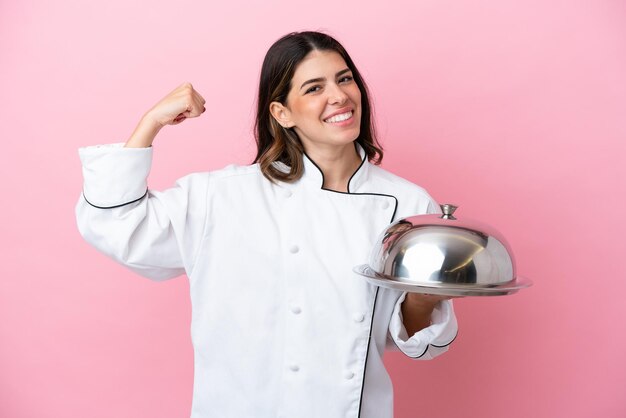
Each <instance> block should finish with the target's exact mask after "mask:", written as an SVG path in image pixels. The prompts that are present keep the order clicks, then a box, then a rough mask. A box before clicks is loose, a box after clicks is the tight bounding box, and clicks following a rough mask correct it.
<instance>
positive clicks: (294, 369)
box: [289, 364, 300, 372]
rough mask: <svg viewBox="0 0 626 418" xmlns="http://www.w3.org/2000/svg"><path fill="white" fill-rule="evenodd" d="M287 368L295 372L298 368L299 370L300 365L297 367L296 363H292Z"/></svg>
mask: <svg viewBox="0 0 626 418" xmlns="http://www.w3.org/2000/svg"><path fill="white" fill-rule="evenodd" d="M289 370H291V371H292V372H297V371H298V370H300V367H298V365H297V364H292V365H291V366H289Z"/></svg>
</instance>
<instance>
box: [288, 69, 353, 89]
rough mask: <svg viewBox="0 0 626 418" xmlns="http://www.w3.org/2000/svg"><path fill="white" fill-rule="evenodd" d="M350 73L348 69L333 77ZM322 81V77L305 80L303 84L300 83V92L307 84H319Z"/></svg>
mask: <svg viewBox="0 0 626 418" xmlns="http://www.w3.org/2000/svg"><path fill="white" fill-rule="evenodd" d="M350 71H352V70H350V69H349V68H346V69H345V70H341V71H339V72H338V73H337V74H335V77H339V76H340V75H342V74H345V73H349V72H350ZM324 80H326V79H325V78H324V77H319V78H312V79H310V80H307V81H305V82H304V83H302V85H301V86H300V90H302V87H304V86H306V85H307V84H311V83H319V82H320V81H324Z"/></svg>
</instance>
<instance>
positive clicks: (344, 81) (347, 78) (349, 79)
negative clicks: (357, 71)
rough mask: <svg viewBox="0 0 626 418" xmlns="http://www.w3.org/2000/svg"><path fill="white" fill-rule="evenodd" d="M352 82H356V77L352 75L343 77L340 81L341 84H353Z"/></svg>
mask: <svg viewBox="0 0 626 418" xmlns="http://www.w3.org/2000/svg"><path fill="white" fill-rule="evenodd" d="M352 80H354V77H352V76H351V75H347V76H344V77H341V78H340V79H339V82H340V83H349V82H351V81H352Z"/></svg>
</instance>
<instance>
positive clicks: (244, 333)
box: [77, 32, 457, 418]
mask: <svg viewBox="0 0 626 418" xmlns="http://www.w3.org/2000/svg"><path fill="white" fill-rule="evenodd" d="M204 103H205V100H204V99H203V98H202V96H201V95H200V94H199V93H198V92H196V91H195V90H194V89H193V87H192V86H191V85H190V84H188V83H187V84H183V85H182V86H180V87H179V88H177V89H176V90H174V91H173V92H172V93H170V94H169V95H167V96H166V97H165V98H164V99H163V100H161V101H160V102H159V103H157V104H156V105H155V106H154V107H153V108H152V109H150V110H149V111H148V112H147V113H146V114H145V115H144V117H143V118H142V120H141V122H140V123H139V124H138V126H137V129H136V130H135V132H134V133H133V134H132V136H131V137H130V139H129V140H128V141H127V143H126V144H125V146H122V145H121V144H114V145H109V146H98V147H88V148H83V149H81V150H80V156H81V160H82V163H83V173H84V177H85V183H84V189H83V196H81V199H80V200H79V202H78V206H77V218H78V225H79V229H80V231H81V233H82V235H83V236H84V237H85V239H86V240H87V241H88V242H90V243H91V244H92V245H94V246H96V247H97V248H98V249H100V250H101V251H103V252H104V253H106V254H108V255H110V256H112V257H113V258H115V259H116V260H118V261H120V262H121V263H123V264H124V265H126V266H128V267H130V268H131V269H133V270H134V271H137V272H138V273H140V274H142V275H144V276H147V277H149V278H152V279H155V280H161V279H167V278H171V277H175V276H178V275H181V274H184V273H186V274H187V276H188V277H189V281H190V293H191V301H192V339H193V344H194V352H195V381H194V395H193V405H192V417H194V418H200V417H298V418H303V417H340V416H341V417H346V416H348V417H363V418H366V417H367V418H384V417H392V415H393V412H392V404H393V400H392V388H391V381H390V379H389V376H388V374H387V372H386V371H385V368H384V365H383V362H382V354H383V352H384V350H385V347H386V346H387V345H388V346H389V347H391V348H396V346H397V348H398V349H400V350H401V351H403V352H404V353H405V354H406V355H408V356H410V357H413V358H420V359H430V358H433V357H435V356H437V355H439V354H441V353H442V352H444V351H446V350H447V345H448V344H450V343H451V342H452V340H453V339H454V337H455V335H456V331H457V325H456V319H455V316H454V312H453V309H452V303H451V301H450V300H446V298H445V297H438V296H426V295H419V294H409V295H407V294H404V293H402V292H398V291H393V290H389V289H383V288H376V287H374V286H372V285H370V284H368V283H367V282H366V281H365V280H363V278H361V277H359V276H358V275H356V274H354V273H353V272H352V268H353V267H354V266H355V265H357V264H361V263H364V262H366V261H367V258H368V255H369V251H370V249H371V247H372V245H373V244H374V242H375V240H376V239H377V237H378V235H379V233H380V232H381V231H382V230H383V229H384V228H385V227H386V226H387V225H388V224H389V223H390V222H392V221H394V220H396V219H398V218H401V217H405V216H410V215H414V214H418V213H427V212H436V211H438V206H437V204H436V203H435V202H434V200H433V199H432V198H431V197H430V196H429V195H428V194H427V193H426V192H425V191H424V190H423V189H422V188H420V187H418V186H416V185H414V184H412V183H410V182H408V181H406V180H403V179H401V178H399V177H397V176H395V175H393V174H391V173H389V172H387V171H384V170H382V169H381V168H380V167H378V166H377V165H375V164H372V163H370V160H372V161H374V162H379V161H380V159H381V158H382V150H381V149H380V146H379V145H378V143H377V141H376V139H375V136H374V130H373V125H372V120H371V113H370V103H369V98H368V95H367V88H366V85H365V83H364V81H363V80H362V78H361V76H360V74H359V72H358V70H357V68H356V66H355V65H354V63H353V62H352V60H351V59H350V57H349V55H348V54H347V52H346V51H345V49H344V48H343V47H342V46H341V45H340V44H339V43H338V42H337V41H336V40H334V39H333V38H331V37H330V36H328V35H325V34H322V33H317V32H301V33H291V34H289V35H286V36H285V37H283V38H281V39H279V40H278V41H277V42H276V43H275V44H274V45H272V47H271V48H270V49H269V51H268V53H267V55H266V57H265V60H264V63H263V67H262V71H261V80H260V85H259V98H258V114H257V120H256V127H255V131H256V132H255V134H256V138H257V145H258V154H257V157H256V160H255V164H253V165H250V166H230V167H227V168H225V169H222V170H218V171H214V172H210V173H196V174H191V175H188V176H186V177H184V178H182V179H180V180H179V181H178V182H177V184H176V187H174V188H172V189H169V190H166V191H164V192H156V191H148V189H147V186H146V177H147V175H148V172H149V169H150V160H151V155H152V154H151V153H152V147H151V145H152V142H153V140H154V138H155V136H156V135H157V133H158V132H159V130H160V129H161V128H162V127H163V126H165V125H176V124H178V123H181V122H183V121H184V120H185V119H186V118H193V117H197V116H200V115H201V114H202V113H203V112H204Z"/></svg>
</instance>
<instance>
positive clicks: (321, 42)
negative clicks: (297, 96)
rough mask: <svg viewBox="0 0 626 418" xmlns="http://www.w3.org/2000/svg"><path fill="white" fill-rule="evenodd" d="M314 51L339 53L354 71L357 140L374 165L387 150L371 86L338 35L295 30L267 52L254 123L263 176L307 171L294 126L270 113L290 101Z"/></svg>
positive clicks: (289, 176)
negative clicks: (305, 61)
mask: <svg viewBox="0 0 626 418" xmlns="http://www.w3.org/2000/svg"><path fill="white" fill-rule="evenodd" d="M313 50H318V51H335V52H337V53H338V54H339V55H341V57H342V58H343V59H344V61H345V62H346V64H347V65H348V68H349V69H350V70H351V71H352V75H353V77H354V81H355V82H356V84H357V86H358V87H359V90H360V91H361V109H362V110H361V126H360V128H361V131H360V133H359V136H358V138H357V139H356V142H358V143H359V144H360V145H361V146H362V147H363V150H364V151H365V154H366V155H367V158H368V160H370V161H371V162H373V163H374V164H380V162H381V161H382V159H383V150H382V147H381V146H380V144H379V143H378V140H377V138H376V130H375V127H374V121H373V117H372V107H371V104H370V99H369V92H368V89H367V85H366V84H365V81H363V77H361V74H360V73H359V70H358V69H357V68H356V65H354V62H353V61H352V58H350V55H348V52H347V51H346V50H345V48H344V47H343V46H342V45H341V44H340V43H339V42H337V41H336V40H335V39H334V38H332V37H331V36H329V35H326V34H324V33H320V32H311V31H306V32H292V33H289V34H287V35H285V36H283V37H282V38H280V39H279V40H278V41H276V42H275V43H274V44H273V45H272V46H271V47H270V49H269V50H268V51H267V54H266V55H265V59H264V60H263V66H262V67H261V77H260V81H259V97H258V100H257V106H258V107H257V116H256V121H255V124H254V136H255V139H256V143H257V155H256V158H255V159H254V163H259V166H260V167H261V171H262V172H263V175H264V176H265V177H267V178H268V179H269V180H270V181H272V182H273V181H276V180H279V181H284V182H293V181H296V180H298V179H299V178H300V177H301V176H302V173H303V171H304V163H303V161H302V158H303V157H302V154H303V153H304V147H303V146H302V143H301V142H300V139H299V138H298V135H297V134H296V132H295V131H294V130H293V128H285V127H283V126H281V125H280V124H279V123H278V122H277V121H276V119H274V117H273V116H272V115H271V113H270V104H271V103H272V102H280V103H282V104H283V105H286V104H287V95H288V94H289V91H290V90H291V80H292V78H293V75H294V73H295V71H296V67H297V66H298V64H299V63H300V62H301V61H302V60H303V59H304V58H305V57H306V56H307V55H308V54H309V53H310V52H311V51H313ZM274 162H281V163H284V164H285V165H286V166H288V167H289V172H286V171H285V170H281V169H280V168H277V167H276V165H275V164H274Z"/></svg>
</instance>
